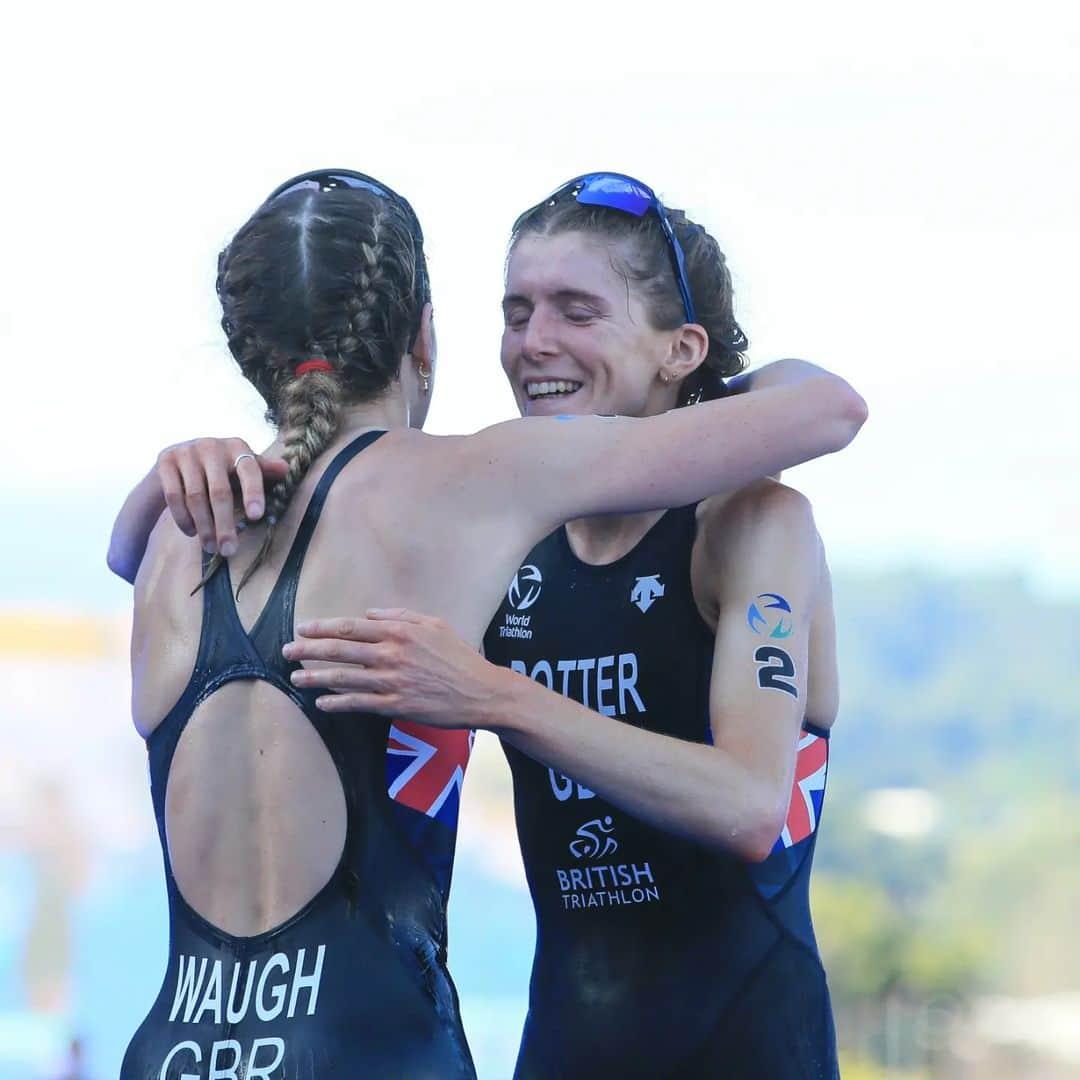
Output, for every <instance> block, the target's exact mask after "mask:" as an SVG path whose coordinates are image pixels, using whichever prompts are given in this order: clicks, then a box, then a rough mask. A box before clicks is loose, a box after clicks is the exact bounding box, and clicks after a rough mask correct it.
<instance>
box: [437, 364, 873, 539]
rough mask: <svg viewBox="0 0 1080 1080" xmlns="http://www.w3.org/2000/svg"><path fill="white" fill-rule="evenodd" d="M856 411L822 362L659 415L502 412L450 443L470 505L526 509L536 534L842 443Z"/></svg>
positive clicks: (690, 497)
mask: <svg viewBox="0 0 1080 1080" xmlns="http://www.w3.org/2000/svg"><path fill="white" fill-rule="evenodd" d="M865 419H866V403H865V402H864V401H863V399H862V398H861V397H860V396H859V395H858V394H857V393H856V392H855V391H854V390H853V389H852V388H851V387H850V386H849V385H848V384H847V383H846V382H845V381H844V380H843V379H841V378H839V377H838V376H836V375H830V374H828V373H825V372H822V373H820V374H815V375H812V376H809V377H807V378H805V379H804V380H802V381H800V382H799V383H798V384H793V385H782V386H775V387H770V388H768V389H764V390H761V391H757V392H755V393H752V394H744V395H738V396H735V397H731V398H724V399H721V400H719V401H710V402H705V403H703V404H700V405H694V406H692V407H686V408H680V409H673V410H672V411H671V412H668V413H664V414H662V415H660V416H649V417H641V418H631V417H600V416H580V417H565V418H555V417H543V418H533V419H524V420H512V421H508V422H507V423H504V424H499V425H496V426H495V427H491V428H487V429H485V430H484V431H481V432H479V433H478V434H476V435H473V436H469V437H467V438H463V439H460V440H457V442H456V444H455V449H454V450H453V452H454V453H456V454H457V455H459V457H460V459H461V461H460V463H459V464H458V465H457V466H456V469H455V471H456V472H457V473H458V474H459V475H461V476H463V477H467V478H468V479H467V481H466V482H467V484H468V485H469V487H470V495H469V498H470V500H471V501H474V502H475V506H476V508H477V509H478V510H482V509H483V508H484V507H485V506H486V507H488V508H489V509H491V510H493V511H495V512H502V511H505V510H506V509H508V508H510V509H511V510H512V511H513V512H519V513H525V514H530V515H532V516H533V517H535V518H536V519H537V522H536V524H537V527H538V528H539V530H540V534H541V535H542V533H543V531H546V530H549V529H551V528H553V527H554V526H555V525H558V524H560V523H561V522H563V521H567V520H569V519H571V518H575V517H580V516H585V515H589V514H602V513H616V512H635V511H640V510H653V509H659V508H662V507H668V506H684V505H686V504H688V503H692V502H696V501H698V500H700V499H703V498H706V497H707V496H709V495H713V494H715V493H718V492H726V491H732V490H734V489H738V488H741V487H743V486H745V485H746V484H748V483H750V482H751V481H753V480H756V479H758V478H760V477H764V476H768V475H770V474H772V473H776V472H779V471H781V470H783V469H787V468H790V467H792V466H794V465H798V464H800V463H801V462H804V461H809V460H810V459H812V458H816V457H820V456H821V455H823V454H829V453H834V452H836V451H837V450H841V449H843V448H844V447H845V446H847V445H848V443H850V442H851V440H852V439H853V438H854V437H855V435H856V434H857V432H858V430H859V428H860V427H861V426H862V423H863V422H864V420H865ZM522 493H527V495H528V498H527V499H522V498H521V496H522Z"/></svg>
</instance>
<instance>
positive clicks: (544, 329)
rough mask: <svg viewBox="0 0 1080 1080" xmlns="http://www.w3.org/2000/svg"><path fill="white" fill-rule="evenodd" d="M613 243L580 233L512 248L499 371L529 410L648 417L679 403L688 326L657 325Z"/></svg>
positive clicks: (536, 237) (537, 238)
mask: <svg viewBox="0 0 1080 1080" xmlns="http://www.w3.org/2000/svg"><path fill="white" fill-rule="evenodd" d="M612 246H613V245H612V242H610V241H606V240H604V239H602V238H600V237H596V236H591V235H588V234H586V233H582V232H561V233H557V234H555V235H549V236H545V235H540V234H531V235H526V236H523V237H521V239H520V240H518V242H517V243H516V244H515V246H514V249H513V251H512V252H511V254H510V258H509V260H508V263H507V271H506V295H505V296H504V298H503V317H504V329H503V337H502V365H503V370H504V371H505V372H506V376H507V378H508V379H509V380H510V385H511V387H512V388H513V391H514V397H515V398H516V400H517V403H518V408H519V409H520V410H521V412H522V413H523V414H525V415H527V416H557V415H560V414H570V413H576V414H600V415H610V414H618V415H620V416H647V415H651V414H654V413H659V412H665V411H666V410H668V409H670V408H673V407H674V405H675V403H676V396H677V381H675V380H674V378H673V377H674V376H675V375H679V376H681V375H682V374H685V372H684V371H682V370H681V368H682V363H681V362H680V361H681V353H682V352H683V349H684V346H683V338H684V337H685V334H684V328H681V327H680V328H679V329H676V330H658V329H656V328H655V327H653V325H652V323H651V322H650V320H649V316H648V311H647V308H646V306H645V302H644V300H643V298H642V297H641V296H640V295H638V289H637V288H636V286H635V285H634V283H633V282H629V281H628V280H627V279H626V278H625V277H623V276H622V275H621V274H620V273H619V272H618V271H617V270H616V269H615V267H614V266H613V264H612V263H613V260H612V254H613V250H612ZM697 329H700V328H697ZM673 362H674V364H675V367H672V363H673ZM698 362H700V360H699V361H698ZM695 366H696V365H695ZM676 368H678V370H676ZM669 369H670V372H669ZM662 373H663V374H664V375H665V376H667V375H669V374H670V375H671V376H672V381H668V382H665V381H663V379H662V378H661V374H662Z"/></svg>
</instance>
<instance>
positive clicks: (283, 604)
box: [250, 431, 386, 663]
mask: <svg viewBox="0 0 1080 1080" xmlns="http://www.w3.org/2000/svg"><path fill="white" fill-rule="evenodd" d="M385 434H386V432H385V431H369V432H367V433H366V434H364V435H361V436H360V437H359V438H357V439H354V440H353V441H352V442H351V443H349V445H348V446H346V447H345V448H344V449H342V450H340V451H339V452H338V453H337V454H336V455H335V457H334V460H333V461H331V462H330V464H329V465H328V466H327V467H326V471H325V472H324V473H323V474H322V476H320V477H319V483H318V485H317V486H316V488H315V491H314V493H313V494H312V496H311V500H310V502H308V504H307V509H306V510H305V511H304V516H303V518H302V519H301V521H300V527H299V528H298V529H297V530H296V536H295V537H294V538H293V543H292V547H291V548H290V549H289V554H288V557H287V558H286V560H285V564H284V566H283V567H282V568H281V574H280V575H279V577H278V579H277V582H276V583H275V585H274V589H273V591H272V592H271V593H270V596H269V598H268V599H267V601H266V607H265V608H263V610H262V613H261V614H260V615H259V618H258V620H257V621H256V623H255V625H254V626H253V627H252V628H251V634H250V636H251V640H252V641H253V642H254V643H255V647H256V648H257V649H258V651H259V653H260V654H261V655H262V656H263V657H265V658H266V659H267V660H268V661H269V662H270V663H274V662H280V655H281V653H280V648H281V646H282V645H284V644H285V641H287V640H289V639H290V638H291V636H292V623H293V611H294V608H295V606H296V586H297V583H298V582H299V580H300V568H301V566H303V563H304V556H305V555H306V554H307V549H308V545H309V544H310V543H311V538H312V536H314V535H315V526H316V525H318V523H319V516H320V515H321V514H322V509H323V504H324V503H325V502H326V496H327V495H328V494H329V493H330V488H331V486H332V485H333V483H334V481H335V480H336V479H337V476H338V474H339V473H340V472H341V470H342V469H344V468H345V466H346V465H348V464H349V462H350V461H352V459H353V458H354V457H356V455H357V454H359V453H360V451H361V450H364V449H366V448H367V447H369V446H370V445H371V444H372V443H373V442H375V440H376V439H378V438H379V437H380V436H381V435H385ZM268 635H269V636H268ZM279 639H284V640H279Z"/></svg>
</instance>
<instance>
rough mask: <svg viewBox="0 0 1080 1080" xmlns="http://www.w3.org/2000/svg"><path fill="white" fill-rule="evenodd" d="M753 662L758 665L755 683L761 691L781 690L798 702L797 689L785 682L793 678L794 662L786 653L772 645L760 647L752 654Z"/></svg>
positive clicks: (792, 684) (790, 683)
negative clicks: (756, 682)
mask: <svg viewBox="0 0 1080 1080" xmlns="http://www.w3.org/2000/svg"><path fill="white" fill-rule="evenodd" d="M754 661H755V662H756V663H757V664H759V665H760V666H759V667H758V673H757V681H758V686H760V687H761V688H762V690H782V691H783V692H784V693H785V694H790V695H791V696H792V697H793V698H795V700H796V701H798V700H799V690H798V687H797V686H796V685H795V684H794V683H792V682H788V681H787V680H788V679H794V678H795V661H794V660H792V659H791V657H790V656H789V655H788V653H786V652H784V650H783V649H778V648H776V647H775V646H774V645H762V646H761V648H760V649H758V650H757V652H755V653H754Z"/></svg>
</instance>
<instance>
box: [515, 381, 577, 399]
mask: <svg viewBox="0 0 1080 1080" xmlns="http://www.w3.org/2000/svg"><path fill="white" fill-rule="evenodd" d="M581 387H582V384H581V383H579V382H573V381H570V380H566V379H551V380H548V381H546V382H528V383H526V384H525V393H526V394H528V395H529V397H531V398H535V397H544V396H545V395H547V394H573V393H575V392H576V391H578V390H580V389H581Z"/></svg>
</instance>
